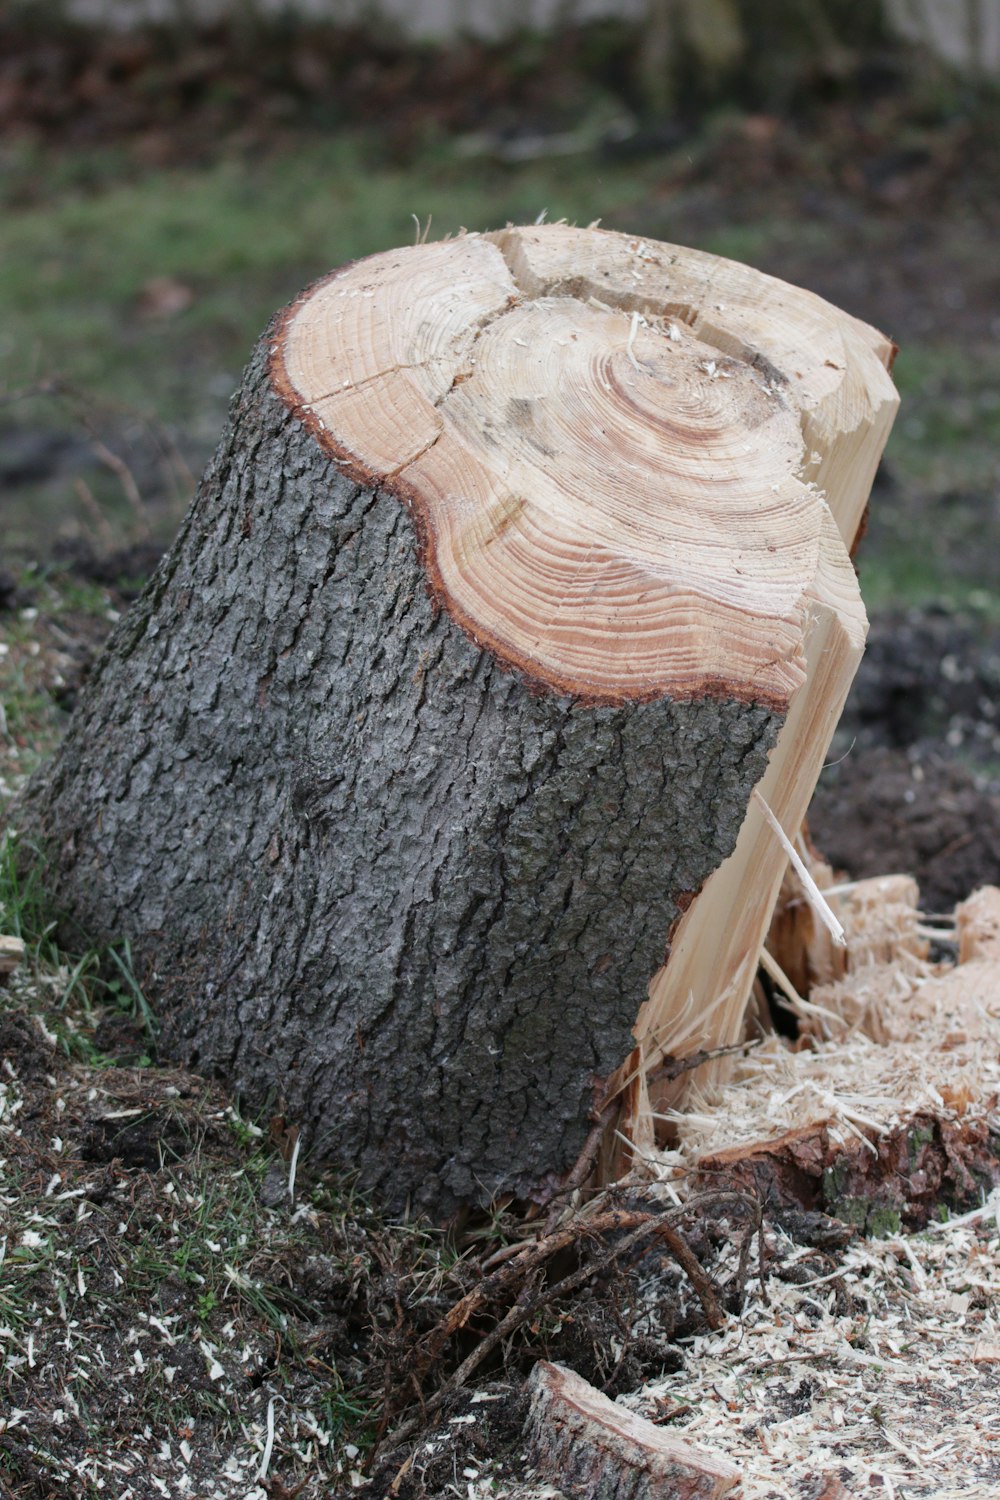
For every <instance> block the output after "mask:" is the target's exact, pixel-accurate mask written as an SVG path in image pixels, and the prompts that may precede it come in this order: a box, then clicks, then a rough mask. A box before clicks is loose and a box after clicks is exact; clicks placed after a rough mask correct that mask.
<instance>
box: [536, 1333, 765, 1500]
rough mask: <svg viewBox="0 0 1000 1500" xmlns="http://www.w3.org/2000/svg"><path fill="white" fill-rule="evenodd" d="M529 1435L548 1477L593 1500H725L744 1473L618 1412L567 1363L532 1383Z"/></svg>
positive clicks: (545, 1366) (539, 1370) (542, 1369)
mask: <svg viewBox="0 0 1000 1500" xmlns="http://www.w3.org/2000/svg"><path fill="white" fill-rule="evenodd" d="M528 1389H529V1391H530V1393H531V1408H530V1411H529V1414H528V1421H527V1425H526V1428H525V1436H526V1437H527V1440H528V1447H529V1451H530V1454H531V1457H532V1459H533V1460H534V1462H535V1464H536V1465H537V1466H538V1468H539V1469H540V1470H541V1472H542V1474H543V1475H544V1476H545V1477H546V1478H547V1479H550V1480H551V1481H552V1482H553V1483H554V1484H556V1485H558V1486H559V1488H560V1489H561V1490H562V1492H563V1493H564V1495H566V1496H577V1495H578V1496H580V1497H581V1500H582V1497H586V1500H721V1497H722V1496H723V1495H726V1494H728V1493H729V1492H730V1491H731V1490H733V1489H735V1488H736V1485H737V1484H738V1482H739V1477H740V1476H739V1471H738V1470H737V1469H735V1468H734V1467H733V1466H732V1464H729V1463H727V1462H726V1461H725V1460H724V1459H720V1458H717V1457H716V1456H715V1455H714V1454H712V1453H708V1452H706V1450H705V1449H704V1448H699V1447H698V1446H697V1445H696V1444H695V1443H691V1442H688V1441H686V1440H685V1439H684V1438H682V1437H679V1436H678V1435H677V1434H676V1433H672V1432H664V1431H663V1429H662V1428H659V1427H654V1425H653V1423H652V1422H647V1421H646V1420H645V1418H644V1417H640V1416H637V1415H636V1414H635V1412H631V1411H628V1410H626V1409H625V1408H624V1407H621V1406H616V1405H615V1403H614V1402H613V1401H609V1399H608V1397H607V1396H604V1395H602V1394H601V1392H600V1391H598V1390H595V1388H594V1387H593V1386H592V1385H589V1384H588V1382H587V1381H586V1380H583V1379H581V1377H580V1376H579V1375H577V1374H575V1373H574V1372H573V1371H572V1370H567V1369H566V1368H565V1367H564V1366H562V1365H553V1364H549V1363H548V1362H547V1361H545V1360H542V1361H540V1362H539V1363H538V1364H537V1365H536V1366H535V1368H534V1370H533V1371H532V1372H531V1379H530V1380H529V1382H528Z"/></svg>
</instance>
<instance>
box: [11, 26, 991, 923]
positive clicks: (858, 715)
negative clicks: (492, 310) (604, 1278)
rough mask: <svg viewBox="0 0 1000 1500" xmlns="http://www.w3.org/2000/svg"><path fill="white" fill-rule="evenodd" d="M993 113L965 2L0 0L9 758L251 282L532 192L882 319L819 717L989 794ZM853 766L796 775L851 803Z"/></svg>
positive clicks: (165, 489)
mask: <svg viewBox="0 0 1000 1500" xmlns="http://www.w3.org/2000/svg"><path fill="white" fill-rule="evenodd" d="M998 127H1000V0H767V3H764V0H758V3H754V0H517V3H515V0H378V3H376V0H7V3H6V4H5V5H0V132H2V134H0V204H2V214H0V267H2V271H0V521H2V543H0V546H2V556H0V608H6V611H7V616H6V619H7V622H8V624H10V622H11V621H12V622H13V624H12V626H11V629H13V631H14V634H13V637H12V638H11V637H10V636H9V637H8V639H13V646H12V649H13V651H14V657H15V658H17V653H18V650H19V647H18V638H17V630H18V629H22V628H23V629H24V630H25V631H27V630H28V629H29V628H31V629H32V630H34V631H35V634H36V636H37V623H36V620H35V618H34V617H33V616H32V612H33V611H34V612H35V615H36V616H37V614H38V612H39V611H41V612H42V614H43V615H44V616H45V617H46V618H49V619H51V620H52V621H54V622H55V625H56V629H57V630H61V631H62V633H63V635H64V636H65V637H66V640H67V641H68V642H69V643H70V644H68V645H64V646H63V647H62V648H61V651H62V656H63V657H65V658H66V659H67V661H69V662H70V665H69V666H65V665H63V666H60V667H59V668H58V671H55V669H53V672H55V675H57V676H59V678H60V679H61V683H62V685H61V686H60V684H59V683H55V684H53V683H52V682H49V683H48V688H47V691H49V695H50V697H54V699H55V703H56V707H55V709H53V710H51V712H50V710H49V708H48V707H47V706H46V707H45V708H44V712H43V709H42V707H39V705H38V703H36V702H35V699H34V698H33V697H32V693H31V692H28V691H27V688H25V692H24V695H23V696H24V703H23V704H22V705H21V706H20V708H18V707H17V704H15V707H14V709H13V711H11V710H10V709H8V714H7V720H8V727H9V724H10V722H11V718H12V713H13V723H14V726H15V729H14V731H12V733H13V734H14V735H15V737H16V734H17V733H18V732H20V735H21V740H22V745H21V749H20V751H19V752H18V753H20V754H21V756H22V761H23V759H24V756H25V755H28V757H29V759H30V757H31V753H32V750H31V748H30V747H35V746H37V745H38V744H40V743H44V740H45V735H44V733H42V735H41V740H39V733H40V730H41V728H43V727H44V724H49V725H51V726H56V725H57V723H58V716H59V714H60V713H61V712H62V711H63V710H64V709H65V708H66V707H69V706H71V705H72V701H73V698H74V695H75V691H76V687H77V686H78V681H79V679H80V677H81V675H82V674H83V673H85V671H86V664H87V661H88V659H89V655H88V653H91V652H92V651H93V649H96V645H97V644H98V640H99V637H100V636H101V635H102V633H103V631H104V630H105V629H106V628H107V616H108V614H109V612H110V614H112V615H115V614H117V613H118V612H119V611H120V609H121V607H122V606H123V605H124V604H125V603H127V601H128V599H129V597H131V596H132V595H133V594H134V592H135V590H136V588H137V587H138V586H139V585H140V583H141V581H142V579H143V578H144V577H146V576H148V573H149V571H150V570H151V568H152V567H153V566H154V565H155V559H156V556H157V554H158V552H159V550H160V549H161V548H162V547H163V546H164V545H166V544H167V543H168V542H169V540H170V538H171V536H172V534H173V532H174V530H175V529H176V526H177V523H178V521H179V519H180V516H181V515H182V513H183V511H184V508H185V506H186V505H187V503H188V501H189V499H190V496H191V493H192V490H193V486H194V483H195V480H196V477H197V476H198V474H199V473H200V471H201V468H202V467H203V465H204V463H205V461H206V460H207V458H208V456H209V455H210V453H211V450H212V448H213V446H214V444H215V442H216V440H217V439H218V437H219V434H220V432H221V429H222V425H223V422H224V419H225V412H226V405H227V402H228V399H229V397H230V395H231V393H232V391H233V389H234V387H235V385H236V383H237V380H238V378H239V373H240V369H241V366H242V364H243V362H244V361H245V360H246V358H247V356H248V355H249V352H250V349H251V347H252V345H253V342H254V340H255V339H256V337H257V336H258V335H259V334H260V332H261V331H262V329H263V328H264V326H265V325H266V323H267V321H268V319H269V317H270V316H271V314H272V313H273V312H274V311H275V310H276V309H278V308H279V307H281V306H282V305H283V304H284V303H286V302H287V301H288V300H289V299H290V298H292V297H293V296H294V295H295V293H296V292H297V291H298V290H299V289H300V288H301V287H302V286H303V285H304V284H306V283H308V282H309V281H311V280H312V279H314V278H315V277H317V276H319V275H322V274H323V273H324V272H326V271H328V270H329V269H330V268H332V267H334V266H336V265H338V264H339V263H341V262H343V261H345V260H348V259H351V258H353V257H356V256H360V255H366V254H369V253H371V252H373V251H376V250H380V249H384V248H387V247H389V246H393V245H397V244H401V243H405V242H408V241H411V240H412V239H413V238H414V236H415V234H416V233H417V232H420V233H424V232H427V234H428V237H429V238H432V239H433V238H438V237H440V236H442V235H445V234H448V233H453V232H454V231H456V230H457V229H458V228H459V227H460V226H463V225H464V226H466V227H467V228H469V229H481V228H488V227H493V226H495V225H497V224H502V223H504V222H505V221H507V220H512V221H522V222H523V221H531V220H534V219H536V218H537V217H538V216H539V215H540V214H542V213H545V214H547V216H548V218H549V219H560V218H566V219H569V220H572V221H578V222H581V223H589V222H591V221H592V220H594V219H601V220H602V222H603V224H604V225H605V226H606V227H609V228H614V229H620V230H627V231H630V232H634V233H638V234H641V235H644V236H648V237H655V238H659V239H666V240H673V241H678V242H681V243H684V244H688V245H693V246H697V247H700V248H704V249H707V250H711V251H715V252H717V253H720V254H723V255H729V256H733V257H735V258H737V259H739V260H743V261H746V262H748V263H750V264H752V265H754V266H757V267H760V268H761V269H763V270H766V271H769V272H772V273H774V274H775V275H778V276H781V277H784V278H786V279H788V280H790V281H794V282H797V283H799V284H801V285H803V286H807V287H810V288H812V289H814V290H815V291H817V292H819V293H821V294H822V295H823V296H825V297H828V298H829V299H830V300H832V301H833V302H835V303H837V304H838V305H839V306H841V307H843V308H845V309H847V310H848V311H850V312H852V313H855V314H857V315H858V316H860V317H862V318H865V319H867V320H869V321H871V322H873V323H875V324H877V325H878V326H879V327H880V328H881V329H882V330H883V331H884V332H886V333H888V334H889V335H891V336H892V338H893V339H894V340H895V341H896V342H897V344H898V345H899V346H900V354H899V358H898V361H897V365H896V370H895V374H896V378H897V381H898V384H899V386H900V389H901V392H902V396H903V407H902V412H901V415H900V418H899V421H898V424H897V428H896V431H895V433H894V434H893V437H892V439H891V442H890V445H889V449H888V452H887V455H886V460H885V463H884V465H883V467H882V470H881V472H880V474H879V477H878V481H877V485H876V490H875V494H874V496H873V501H872V507H871V522H870V527H869V534H868V536H867V538H866V541H865V544H864V546H863V548H862V551H861V553H860V554H859V559H858V563H859V567H860V570H861V575H862V589H863V592H864V595H865V598H866V600H867V602H868V604H869V608H870V610H871V612H872V614H873V621H874V624H873V634H872V649H871V651H870V653H869V658H868V662H867V664H866V667H865V673H866V675H865V676H864V677H863V678H862V680H861V681H860V682H859V688H858V692H857V693H856V695H855V699H854V700H852V706H851V711H850V713H849V715H848V719H847V721H846V725H845V729H844V732H843V735H842V737H841V741H838V744H840V743H841V742H842V743H843V745H844V748H846V747H847V746H848V745H850V744H851V742H852V739H853V741H854V742H855V743H856V744H860V745H861V746H862V747H864V746H867V747H868V748H869V749H870V750H871V751H872V753H873V754H874V753H876V752H877V753H878V754H882V753H883V752H885V753H887V754H890V755H891V756H893V755H894V756H896V757H897V760H894V761H893V762H892V765H893V766H894V767H895V768H896V770H899V771H900V774H901V775H902V776H903V778H904V780H903V783H901V787H900V789H899V792H898V799H902V801H901V805H902V806H903V813H902V814H901V816H905V807H906V805H907V804H906V803H905V794H906V793H907V792H908V791H910V790H912V787H911V786H910V783H909V781H908V780H907V778H911V773H912V771H913V768H914V767H916V768H917V770H920V769H921V767H924V769H926V767H927V765H929V764H930V762H931V761H932V760H933V759H934V757H936V756H940V755H945V756H946V757H947V759H948V763H949V770H948V774H949V775H956V776H958V777H959V780H960V782H961V787H960V788H959V790H962V789H964V790H966V791H968V790H969V789H970V788H971V789H972V791H975V793H976V794H977V795H978V793H979V792H980V791H982V789H983V787H984V786H987V785H988V786H989V788H991V790H990V796H991V797H993V792H994V791H995V783H996V778H997V777H998V776H1000V725H998V724H997V722H996V714H997V704H998V699H1000V624H998V621H1000V603H998V599H997V591H996V583H997V573H998V566H1000V565H998V558H1000V507H998V505H997V488H998V477H1000V447H998V438H1000V381H998V375H1000V299H998V296H997V292H998V287H1000V257H998V254H997V248H996V247H997V243H998V238H1000V236H998V227H1000V224H998V221H1000V200H998V192H997V189H998V186H1000V173H998V168H1000V128H998ZM418 226H419V230H418ZM53 590H54V592H53ZM95 591H96V592H95ZM26 617H27V618H26ZM88 621H89V623H88ZM95 621H96V622H97V623H95ZM60 622H61V623H60ZM2 623H3V622H2V621H0V624H2ZM56 645H57V646H58V642H57V643H56ZM50 646H51V642H48V643H46V642H45V641H43V643H42V647H41V656H42V659H43V661H44V660H47V659H48V658H47V656H46V652H47V651H48V650H49V647H50ZM52 650H53V651H55V650H56V648H55V647H52ZM56 655H58V651H57V652H56ZM9 656H10V653H9V652H8V657H9ZM74 663H75V665H74ZM29 666H30V663H28V664H27V665H26V666H25V670H26V671H27V670H28V667H29ZM7 670H8V675H9V670H10V660H8V662H7ZM29 675H30V673H29ZM51 675H52V673H50V676H51ZM31 680H32V682H34V679H31ZM25 681H27V679H25ZM7 691H8V696H9V694H10V688H9V687H8V689H7ZM33 691H34V690H33V689H32V692H33ZM15 696H16V695H15ZM18 726H20V730H18ZM53 732H55V731H54V729H53ZM29 742H30V746H29ZM14 743H15V749H16V748H17V745H16V738H15V741H14ZM900 755H902V756H903V757H904V761H903V762H900V761H898V757H899V756H900ZM904 762H905V764H904ZM874 764H875V762H873V761H872V760H871V758H870V757H869V758H868V759H867V760H866V762H865V765H866V767H867V771H866V775H867V781H866V782H865V786H867V785H868V783H869V782H870V781H871V780H872V777H873V772H872V767H873V765H874ZM858 766H859V756H858V755H857V754H855V755H854V756H853V757H852V758H849V760H848V762H846V763H845V767H846V768H845V769H842V770H841V771H839V772H837V773H836V775H835V776H834V778H833V781H832V782H831V789H830V796H831V797H832V796H833V795H834V792H835V791H836V790H837V787H838V786H839V787H840V788H841V789H843V790H845V795H846V793H847V792H849V794H850V798H851V803H850V805H851V806H852V807H853V806H855V805H856V804H857V802H858V799H859V797H860V796H861V791H863V790H864V788H863V787H861V788H859V786H858V785H855V784H854V782H852V780H851V778H852V776H854V777H855V778H856V777H857V776H858V775H859V774H860V773H859V771H858ZM901 768H902V769H901ZM963 778H964V779H963ZM970 778H972V779H971V780H970ZM875 779H876V781H877V780H878V778H875ZM834 783H836V785H834ZM956 785H957V783H956ZM887 787H888V783H886V784H885V788H883V793H884V797H883V800H884V798H885V797H889V795H890V793H889V791H888V790H887V789H886V788H887ZM972 791H970V795H972ZM883 793H880V794H879V795H880V796H882V795H883ZM963 795H964V792H963ZM949 796H951V797H952V804H953V806H954V807H958V805H959V804H958V803H955V802H954V797H955V796H958V791H955V792H954V796H953V795H952V792H950V791H948V792H946V791H942V792H941V794H940V796H938V797H937V798H936V801H937V802H938V803H941V800H942V798H944V799H945V800H947V797H949ZM898 799H897V800H898ZM910 800H911V801H912V798H911V799H910ZM831 805H832V804H831ZM990 805H991V806H992V807H993V809H994V813H995V815H996V818H997V823H996V829H995V833H996V837H995V839H994V848H997V847H1000V802H997V801H996V798H995V797H993V802H992V803H991V804H990ZM976 806H977V807H978V808H979V812H978V813H977V817H978V818H979V820H980V822H982V820H983V818H986V817H987V814H986V813H985V812H983V810H982V809H983V807H985V806H986V804H985V803H983V804H982V805H980V804H979V803H977V804H976ZM846 807H847V804H846V803H845V804H844V806H842V807H841V806H838V809H837V811H836V816H831V826H833V827H834V829H835V830H836V829H840V828H842V826H843V823H844V818H845V817H846V816H847V813H846V811H845V809H846ZM991 815H992V814H991ZM861 816H862V817H863V818H867V817H869V815H868V814H865V813H864V812H863V813H862V814H861ZM956 816H958V815H957V814H956ZM965 816H966V814H965V813H962V814H961V817H965ZM960 821H961V820H960ZM957 826H959V825H958V824H956V827H957ZM989 826H990V827H992V825H989ZM862 832H863V833H864V837H865V839H866V840H867V842H868V843H869V844H870V843H871V841H872V840H871V826H870V821H869V822H865V823H864V826H863V829H862ZM939 834H940V830H938V832H937V833H935V835H934V837H935V838H938V837H939ZM838 836H839V835H838ZM961 836H962V835H961V831H959V832H958V833H955V834H954V836H951V835H949V837H948V838H945V836H944V835H943V834H940V839H944V843H941V842H940V839H939V849H940V848H944V847H945V844H947V843H949V842H951V843H953V842H954V840H955V838H961ZM963 850H965V851H966V853H967V852H968V846H967V844H965V845H960V848H959V849H958V851H957V852H956V851H952V853H951V854H949V855H948V856H947V858H946V859H945V864H946V865H947V864H948V860H951V862H952V864H954V862H955V859H957V858H958V857H959V856H960V855H961V854H962V851H963ZM836 852H837V851H836V850H835V851H834V853H836ZM912 857H913V859H914V861H915V862H917V863H919V862H920V860H921V859H922V858H923V855H921V854H920V853H919V851H917V852H916V853H914V854H913V856H912ZM901 858H902V854H901ZM925 862H926V861H925ZM995 864H996V857H995V856H994V865H995ZM880 868H883V869H884V868H885V864H884V859H883V863H882V865H881V866H880ZM940 868H944V866H940ZM949 868H950V865H949ZM855 872H856V873H864V871H861V870H856V871H855ZM955 878H956V880H958V879H959V877H958V876H956V877H955ZM965 878H966V877H965V874H963V875H962V876H961V879H962V880H963V881H964V880H965ZM966 893H967V891H966V890H964V889H963V890H962V891H961V892H960V894H966ZM946 894H947V892H945V895H944V896H942V899H945V896H946Z"/></svg>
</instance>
